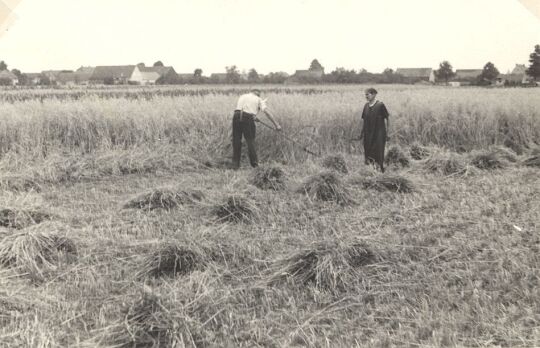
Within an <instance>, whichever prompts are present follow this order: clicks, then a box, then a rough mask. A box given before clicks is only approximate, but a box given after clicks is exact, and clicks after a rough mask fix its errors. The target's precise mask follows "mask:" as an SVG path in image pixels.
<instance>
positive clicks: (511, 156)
mask: <svg viewBox="0 0 540 348" xmlns="http://www.w3.org/2000/svg"><path fill="white" fill-rule="evenodd" d="M492 151H493V153H494V154H495V155H496V156H498V157H500V158H502V159H504V160H506V161H508V162H511V163H515V162H517V157H516V155H515V153H514V152H513V151H511V150H509V149H508V148H506V147H502V146H497V147H494V148H493V149H492Z"/></svg>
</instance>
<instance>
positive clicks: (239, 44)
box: [0, 0, 540, 75]
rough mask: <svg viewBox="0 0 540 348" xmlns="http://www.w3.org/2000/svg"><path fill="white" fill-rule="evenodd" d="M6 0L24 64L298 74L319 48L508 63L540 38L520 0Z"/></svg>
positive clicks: (375, 60)
mask: <svg viewBox="0 0 540 348" xmlns="http://www.w3.org/2000/svg"><path fill="white" fill-rule="evenodd" d="M520 1H522V2H529V3H531V2H535V1H536V2H538V6H539V7H540V0H520ZM2 3H3V4H2ZM17 3H18V4H17ZM15 4H17V6H16V7H15ZM6 7H11V8H14V15H12V16H10V19H11V20H13V19H14V20H13V22H12V23H10V25H9V30H8V31H7V32H6V31H5V28H4V29H2V24H3V23H0V29H2V30H4V32H3V33H2V34H0V60H4V61H6V63H7V64H8V67H9V68H10V69H12V68H18V69H20V70H22V71H23V72H38V71H41V70H46V69H76V68H78V67H79V66H81V65H84V66H95V65H122V64H137V63H139V62H144V63H146V65H152V64H153V63H154V62H155V61H156V60H161V61H163V62H164V63H165V65H172V66H173V67H174V68H175V70H176V71H177V72H179V73H187V72H193V70H194V69H195V68H202V69H203V73H204V74H205V75H209V74H210V73H211V72H224V71H225V66H227V65H233V64H234V65H236V66H238V67H239V68H240V69H241V70H248V69H250V68H256V69H257V71H258V72H260V73H267V72H270V71H286V72H289V73H292V72H294V70H295V69H307V68H308V67H309V63H310V62H311V60H312V59H313V58H317V59H318V60H319V61H320V62H321V64H322V65H323V66H324V67H325V69H326V72H330V71H331V70H333V69H334V68H336V67H345V68H348V69H356V70H358V69H360V68H365V69H367V70H369V71H371V72H380V71H382V70H383V69H384V68H386V67H390V68H393V69H395V68H397V67H433V68H436V67H438V65H439V63H440V62H441V61H442V60H449V61H450V63H451V64H452V65H453V67H454V68H481V67H482V66H483V65H484V64H485V63H486V62H487V61H492V62H493V63H495V65H496V66H497V67H498V68H499V70H500V71H501V72H506V71H507V70H508V69H512V68H513V66H514V64H516V63H521V64H524V63H527V60H528V56H529V54H530V53H531V52H532V51H533V49H534V45H535V44H540V19H539V18H538V17H536V16H535V15H533V14H532V13H531V12H529V11H528V10H527V9H526V8H525V7H524V6H522V4H520V2H519V1H518V0H369V1H366V0H264V1H263V0H152V1H150V0H9V1H8V0H0V12H1V11H2V9H3V8H4V9H5V8H6ZM5 17H6V16H5V10H4V14H2V13H0V21H2V20H3V21H4V22H5V23H6V22H7V21H8V20H7V19H5ZM5 23H4V27H6V26H7V25H6V24H5Z"/></svg>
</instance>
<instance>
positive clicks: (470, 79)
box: [451, 69, 483, 86]
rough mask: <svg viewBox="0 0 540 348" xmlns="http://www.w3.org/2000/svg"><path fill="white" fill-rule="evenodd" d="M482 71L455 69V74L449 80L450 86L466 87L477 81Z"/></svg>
mask: <svg viewBox="0 0 540 348" xmlns="http://www.w3.org/2000/svg"><path fill="white" fill-rule="evenodd" d="M482 71H483V70H482V69H456V74H455V75H454V77H453V78H452V80H451V83H452V85H457V86H467V85H471V84H474V83H476V82H477V81H478V79H479V76H480V75H482Z"/></svg>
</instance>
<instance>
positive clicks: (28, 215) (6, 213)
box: [0, 208, 51, 229]
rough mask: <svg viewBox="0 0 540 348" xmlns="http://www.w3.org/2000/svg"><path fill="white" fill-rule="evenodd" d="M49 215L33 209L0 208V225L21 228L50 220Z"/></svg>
mask: <svg viewBox="0 0 540 348" xmlns="http://www.w3.org/2000/svg"><path fill="white" fill-rule="evenodd" d="M50 219H51V215H49V214H47V213H44V212H40V211H34V210H18V209H9V208H4V209H0V226H1V227H8V228H15V229H22V228H25V227H27V226H30V225H34V224H39V223H41V222H43V221H45V220H50Z"/></svg>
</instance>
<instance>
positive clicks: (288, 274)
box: [0, 85, 540, 348]
mask: <svg viewBox="0 0 540 348" xmlns="http://www.w3.org/2000/svg"><path fill="white" fill-rule="evenodd" d="M377 89H378V90H379V95H378V96H379V97H380V99H381V100H382V101H384V102H385V105H386V106H387V107H388V109H389V111H390V113H391V116H392V117H394V118H393V120H392V121H393V127H392V128H393V129H395V130H396V134H395V136H394V135H392V138H391V141H390V142H389V143H388V144H387V146H388V149H389V150H390V149H391V148H393V147H396V148H399V149H400V153H401V154H402V155H404V156H405V158H408V157H409V156H410V158H412V159H414V160H410V161H409V162H408V166H406V167H404V166H403V165H402V164H401V162H400V160H399V158H400V156H396V157H395V158H397V162H396V163H397V165H391V166H388V167H387V171H386V172H385V174H381V173H380V172H379V171H378V170H377V169H376V168H373V167H372V166H366V165H364V158H363V152H362V146H361V145H358V144H357V143H351V142H350V141H349V140H348V139H351V138H353V136H354V135H357V133H358V131H359V127H360V124H359V119H358V117H359V116H358V111H359V110H358V109H359V108H360V107H361V102H362V103H363V100H364V97H363V88H359V86H322V85H321V86H315V87H311V86H310V87H305V86H291V87H285V88H284V89H281V88H277V87H275V88H274V87H271V88H270V89H269V90H268V95H267V96H268V98H269V100H268V102H269V104H270V105H271V106H272V107H273V111H274V112H275V114H276V118H277V119H278V120H279V122H280V123H281V125H282V126H283V132H284V134H286V135H288V136H291V137H292V138H294V139H295V141H297V142H298V143H299V144H301V145H302V146H306V147H308V148H317V149H320V150H321V153H322V156H321V157H320V158H319V157H316V156H312V155H309V154H307V153H306V152H304V151H303V150H302V147H298V146H296V145H294V144H291V143H289V142H287V141H286V139H283V138H282V137H280V136H279V134H277V133H275V132H272V131H270V130H268V129H266V128H264V127H258V128H257V147H258V150H259V155H260V164H261V167H260V168H258V169H256V170H253V169H251V167H250V166H249V164H248V161H247V158H243V159H242V166H241V168H240V169H239V170H230V169H229V168H228V164H230V159H229V158H230V156H231V147H230V142H231V138H230V134H229V131H230V108H231V105H234V101H235V100H236V97H237V95H238V93H240V92H241V91H243V89H242V88H240V89H239V88H237V87H234V88H231V87H229V88H227V87H226V86H220V87H211V86H200V87H197V88H195V87H193V88H191V87H189V88H184V87H170V88H169V87H163V88H162V87H150V86H148V88H147V89H137V88H135V87H133V88H132V87H129V88H126V89H122V88H120V87H110V88H109V89H97V90H93V89H92V88H89V89H88V90H62V89H55V90H47V89H35V90H30V91H25V90H10V91H5V93H4V94H2V96H0V120H1V122H0V133H1V134H2V137H0V156H1V157H0V201H2V202H3V205H2V210H0V225H1V226H0V241H1V242H0V346H2V347H4V346H5V347H111V348H112V347H152V346H155V347H157V346H161V347H222V346H225V347H301V346H302V347H403V346H414V347H442V346H445V347H538V346H540V331H539V330H538V327H539V325H540V317H538V315H537V312H538V308H539V306H540V290H539V289H540V283H539V279H540V270H539V267H538V265H539V264H540V257H539V255H540V237H539V234H538V221H540V201H539V200H538V199H537V197H540V175H538V174H539V172H538V171H539V170H540V169H539V167H538V153H535V152H534V151H535V150H534V149H535V148H536V146H537V145H535V144H534V141H537V139H540V118H538V110H540V100H539V99H538V97H537V93H538V91H537V89H534V88H530V89H518V88H512V89H503V88H501V89H495V88H493V89H481V88H460V89H452V88H445V87H443V86H439V87H437V88H434V87H424V86H395V85H388V86H386V85H385V86H378V87H377ZM410 100H415V101H418V102H415V103H411V102H409V101H410ZM503 121H504V122H506V123H508V127H507V128H506V129H505V132H504V133H502V132H501V131H500V129H499V128H500V127H499V125H500V124H501V123H503ZM338 125H339V126H338ZM506 139H511V140H512V144H511V143H510V142H508V141H506V144H505V140H506ZM419 144H424V145H429V146H426V147H425V148H423V147H420V145H419ZM510 145H511V146H513V147H515V148H518V146H520V147H521V148H522V149H523V153H522V154H521V155H520V154H518V153H517V152H515V151H514V150H511V149H509V148H508V147H509V146H510ZM415 146H416V150H414V151H412V149H413V148H415ZM459 148H462V149H464V150H467V151H466V152H464V153H463V154H459V153H457V152H456V151H455V150H456V149H459ZM425 149H427V150H429V151H427V152H425V151H423V150H425ZM243 152H244V153H245V148H244V149H243ZM336 154H339V160H336V159H335V157H334V160H332V161H330V162H331V166H330V167H334V169H330V168H324V169H323V168H322V167H323V165H324V159H325V157H326V158H330V156H335V155H336ZM480 154H494V155H493V156H494V158H495V159H496V160H498V162H493V161H491V159H493V157H492V156H491V155H488V156H484V157H478V160H477V161H475V162H472V161H473V159H475V158H477V157H475V156H477V155H480ZM398 155H399V154H398ZM392 162H394V159H393V160H392ZM205 163H206V164H205ZM339 163H345V166H346V168H347V171H346V172H345V171H344V170H341V169H340V168H341V167H340V164H339ZM473 163H474V164H473ZM497 163H502V165H499V164H497ZM334 164H338V165H334ZM477 165H478V166H479V167H477ZM481 168H485V169H481ZM336 169H337V170H336ZM491 169H496V170H491ZM402 192H403V193H402ZM409 192H411V193H409ZM124 207H125V208H124ZM344 332H345V334H344Z"/></svg>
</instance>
